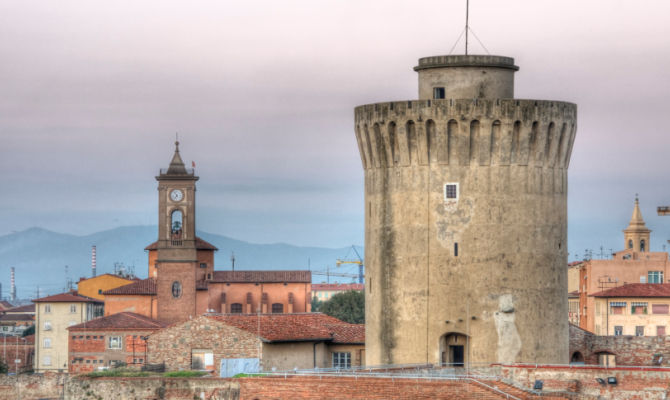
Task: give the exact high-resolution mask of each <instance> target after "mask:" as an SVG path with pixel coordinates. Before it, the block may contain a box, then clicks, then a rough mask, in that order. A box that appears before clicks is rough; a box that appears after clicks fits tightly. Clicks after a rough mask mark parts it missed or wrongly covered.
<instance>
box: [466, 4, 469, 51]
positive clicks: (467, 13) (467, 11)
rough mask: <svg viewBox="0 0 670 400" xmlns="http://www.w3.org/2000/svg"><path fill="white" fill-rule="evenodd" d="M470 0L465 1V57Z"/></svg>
mask: <svg viewBox="0 0 670 400" xmlns="http://www.w3.org/2000/svg"><path fill="white" fill-rule="evenodd" d="M469 14H470V0H465V55H466V56H467V55H468V31H469V30H470V27H469V26H468V19H469V17H470V15H469Z"/></svg>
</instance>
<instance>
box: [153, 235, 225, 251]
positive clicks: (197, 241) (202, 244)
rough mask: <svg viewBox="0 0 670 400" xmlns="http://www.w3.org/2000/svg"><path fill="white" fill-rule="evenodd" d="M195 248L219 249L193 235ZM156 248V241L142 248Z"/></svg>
mask: <svg viewBox="0 0 670 400" xmlns="http://www.w3.org/2000/svg"><path fill="white" fill-rule="evenodd" d="M195 248H196V249H197V250H215V251H216V250H219V249H218V248H216V246H214V245H213V244H211V243H209V242H206V241H204V240H202V239H201V238H199V237H197V236H196V237H195ZM156 249H158V242H153V243H151V244H150V245H148V246H147V247H145V248H144V250H156Z"/></svg>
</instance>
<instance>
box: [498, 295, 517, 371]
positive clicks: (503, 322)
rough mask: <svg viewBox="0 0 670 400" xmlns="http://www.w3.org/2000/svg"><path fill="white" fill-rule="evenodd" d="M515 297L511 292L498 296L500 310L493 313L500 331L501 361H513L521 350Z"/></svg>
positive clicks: (499, 349) (499, 357)
mask: <svg viewBox="0 0 670 400" xmlns="http://www.w3.org/2000/svg"><path fill="white" fill-rule="evenodd" d="M514 318H515V313H514V298H513V297H512V295H511V294H503V295H501V296H500V297H498V311H496V312H495V314H494V315H493V320H494V321H495V324H496V331H497V333H498V351H497V357H498V362H499V363H513V362H515V361H516V357H517V355H518V354H519V351H520V350H521V336H519V331H518V330H517V328H516V324H515V323H514Z"/></svg>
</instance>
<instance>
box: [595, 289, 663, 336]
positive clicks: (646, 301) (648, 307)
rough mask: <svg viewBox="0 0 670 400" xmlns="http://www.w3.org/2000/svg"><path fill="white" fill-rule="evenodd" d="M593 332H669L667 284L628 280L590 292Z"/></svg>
mask: <svg viewBox="0 0 670 400" xmlns="http://www.w3.org/2000/svg"><path fill="white" fill-rule="evenodd" d="M592 297H593V298H594V303H595V321H594V324H595V334H596V335H603V336H666V335H667V334H669V333H670V284H668V283H664V284H654V283H632V284H627V285H624V286H619V287H616V288H613V289H608V290H605V291H602V292H599V293H595V294H593V295H592Z"/></svg>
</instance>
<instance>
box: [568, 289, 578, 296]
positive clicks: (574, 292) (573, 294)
mask: <svg viewBox="0 0 670 400" xmlns="http://www.w3.org/2000/svg"><path fill="white" fill-rule="evenodd" d="M568 297H579V290H573V291H572V292H570V293H568Z"/></svg>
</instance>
